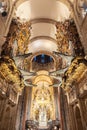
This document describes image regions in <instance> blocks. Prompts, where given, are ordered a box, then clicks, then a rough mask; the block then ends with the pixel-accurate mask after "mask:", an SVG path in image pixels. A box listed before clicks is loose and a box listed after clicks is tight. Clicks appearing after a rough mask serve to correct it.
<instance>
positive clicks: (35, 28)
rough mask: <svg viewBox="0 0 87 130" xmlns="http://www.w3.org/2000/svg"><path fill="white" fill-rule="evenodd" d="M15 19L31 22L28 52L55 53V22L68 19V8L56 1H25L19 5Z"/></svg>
mask: <svg viewBox="0 0 87 130" xmlns="http://www.w3.org/2000/svg"><path fill="white" fill-rule="evenodd" d="M15 17H16V18H18V19H19V20H20V21H21V22H26V21H30V22H31V37H30V43H32V44H29V48H30V52H32V51H33V52H38V51H40V50H46V51H56V50H57V44H56V36H55V34H56V26H55V24H56V22H58V21H64V20H65V19H68V18H69V17H70V10H69V9H68V7H67V6H66V5H65V4H63V3H62V2H60V1H57V0H53V1H50V0H27V1H25V2H23V3H21V4H20V5H19V6H18V7H17V9H16V11H15Z"/></svg>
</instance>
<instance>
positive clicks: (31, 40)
mask: <svg viewBox="0 0 87 130" xmlns="http://www.w3.org/2000/svg"><path fill="white" fill-rule="evenodd" d="M39 39H46V40H50V41H52V42H55V43H56V44H57V41H56V39H54V38H52V37H50V36H36V37H33V38H31V39H30V43H32V42H34V41H36V40H39Z"/></svg>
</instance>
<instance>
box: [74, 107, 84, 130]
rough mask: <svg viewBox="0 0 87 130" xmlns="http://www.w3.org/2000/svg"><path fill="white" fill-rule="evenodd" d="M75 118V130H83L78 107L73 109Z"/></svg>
mask: <svg viewBox="0 0 87 130" xmlns="http://www.w3.org/2000/svg"><path fill="white" fill-rule="evenodd" d="M75 118H76V127H77V130H83V125H82V119H81V113H80V108H79V107H78V106H76V107H75Z"/></svg>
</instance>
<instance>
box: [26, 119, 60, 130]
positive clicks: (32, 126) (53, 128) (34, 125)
mask: <svg viewBox="0 0 87 130" xmlns="http://www.w3.org/2000/svg"><path fill="white" fill-rule="evenodd" d="M59 128H60V121H59V120H58V119H56V120H52V121H48V122H47V127H42V128H41V127H39V122H36V121H33V120H26V123H25V130H59Z"/></svg>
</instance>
